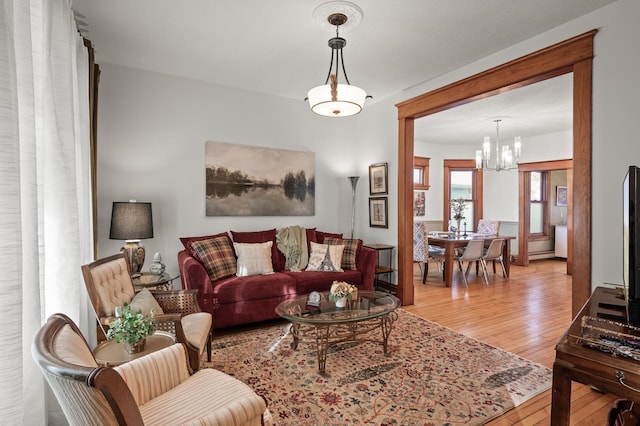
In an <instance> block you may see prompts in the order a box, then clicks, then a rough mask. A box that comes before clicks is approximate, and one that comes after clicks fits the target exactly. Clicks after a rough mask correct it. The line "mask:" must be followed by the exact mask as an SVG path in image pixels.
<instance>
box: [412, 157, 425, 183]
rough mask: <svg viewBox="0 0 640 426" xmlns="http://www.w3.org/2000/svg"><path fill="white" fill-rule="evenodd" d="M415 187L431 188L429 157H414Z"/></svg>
mask: <svg viewBox="0 0 640 426" xmlns="http://www.w3.org/2000/svg"><path fill="white" fill-rule="evenodd" d="M413 189H429V158H427V157H413Z"/></svg>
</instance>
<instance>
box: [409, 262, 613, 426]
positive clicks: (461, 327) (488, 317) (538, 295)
mask: <svg viewBox="0 0 640 426" xmlns="http://www.w3.org/2000/svg"><path fill="white" fill-rule="evenodd" d="M468 279H469V285H468V287H466V288H465V287H464V282H463V280H462V274H461V273H459V272H458V271H457V268H456V272H455V274H454V280H453V285H452V287H451V288H447V287H445V286H444V284H443V282H442V279H441V275H440V274H439V273H438V272H437V271H436V270H435V268H434V270H433V271H430V272H429V276H428V279H427V283H426V284H425V285H423V284H422V279H421V276H420V273H419V270H418V268H417V266H416V267H415V269H414V287H415V297H414V305H411V306H404V307H403V308H404V309H406V310H407V311H409V312H412V313H414V314H416V315H418V316H420V317H422V318H425V319H427V320H429V321H433V322H436V323H438V324H440V325H443V326H445V327H448V328H451V329H452V330H455V331H457V332H458V333H461V334H464V335H466V336H469V337H472V338H474V339H478V340H481V341H483V342H485V343H487V344H490V345H492V346H495V347H498V348H501V349H503V350H506V351H508V352H511V353H514V354H516V355H519V356H522V357H523V358H526V359H529V360H531V361H534V362H537V363H540V364H542V365H545V366H547V367H549V368H551V367H552V366H553V361H554V359H555V345H556V343H557V341H558V340H559V339H560V337H561V336H562V334H563V333H564V332H565V330H566V328H567V327H568V326H569V324H570V323H571V319H572V318H571V277H570V276H568V275H566V263H565V262H564V261H561V260H557V259H544V260H537V261H533V262H531V263H530V265H529V266H527V267H519V266H512V267H511V276H510V278H509V279H508V280H507V279H504V278H502V276H501V275H493V274H490V282H491V283H490V284H489V286H486V285H485V284H484V282H483V280H482V278H481V277H476V275H475V272H473V268H472V272H471V273H470V274H469V277H468ZM615 399H616V398H615V396H613V395H606V394H600V393H597V392H595V391H593V390H592V389H591V388H590V387H588V386H584V385H581V384H578V383H574V384H573V386H572V392H571V400H572V402H571V424H572V425H576V426H587V425H596V424H597V425H602V424H605V423H606V419H607V413H608V410H609V407H611V406H613V402H614V401H615ZM550 416H551V391H547V392H544V393H542V394H540V395H538V396H536V397H535V398H532V399H530V400H529V401H527V402H525V403H524V404H522V405H521V406H519V407H516V408H514V409H512V410H510V411H509V412H507V413H505V414H503V415H502V416H500V417H498V418H496V419H494V420H492V421H490V422H489V423H487V424H488V425H491V426H506V425H549V423H550Z"/></svg>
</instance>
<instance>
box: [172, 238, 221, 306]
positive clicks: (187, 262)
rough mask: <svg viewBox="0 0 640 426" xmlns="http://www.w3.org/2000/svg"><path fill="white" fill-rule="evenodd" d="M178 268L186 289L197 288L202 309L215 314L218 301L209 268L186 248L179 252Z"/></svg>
mask: <svg viewBox="0 0 640 426" xmlns="http://www.w3.org/2000/svg"><path fill="white" fill-rule="evenodd" d="M178 268H179V270H180V281H181V282H182V288H183V289H185V290H197V291H198V293H197V299H198V305H199V306H200V309H201V310H202V311H204V312H209V313H210V314H213V311H214V310H215V309H216V306H217V301H216V299H215V298H214V296H213V286H212V285H211V279H209V274H207V270H206V269H205V268H204V266H202V264H201V263H200V262H198V261H197V260H196V259H195V258H193V257H192V256H190V255H189V253H187V252H186V250H182V251H180V252H178Z"/></svg>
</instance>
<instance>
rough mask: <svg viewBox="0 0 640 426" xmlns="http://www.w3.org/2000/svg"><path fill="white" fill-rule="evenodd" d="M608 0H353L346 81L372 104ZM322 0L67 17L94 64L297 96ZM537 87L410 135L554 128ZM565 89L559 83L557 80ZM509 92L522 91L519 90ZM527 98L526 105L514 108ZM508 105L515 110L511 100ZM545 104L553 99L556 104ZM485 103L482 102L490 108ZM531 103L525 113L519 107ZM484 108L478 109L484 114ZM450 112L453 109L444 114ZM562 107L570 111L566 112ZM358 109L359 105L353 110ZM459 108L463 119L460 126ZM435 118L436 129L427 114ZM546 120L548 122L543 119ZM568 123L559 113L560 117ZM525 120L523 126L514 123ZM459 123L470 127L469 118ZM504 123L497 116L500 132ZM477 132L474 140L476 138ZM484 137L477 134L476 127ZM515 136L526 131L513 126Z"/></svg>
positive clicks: (146, 0) (84, 12)
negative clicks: (510, 120) (89, 46)
mask: <svg viewBox="0 0 640 426" xmlns="http://www.w3.org/2000/svg"><path fill="white" fill-rule="evenodd" d="M613 2H614V0H563V1H558V0H482V1H478V0H455V1H453V0H402V1H381V0H357V1H355V3H356V4H357V5H358V6H359V7H360V8H361V9H362V11H363V18H362V21H361V22H360V24H359V25H357V26H356V27H355V28H353V29H350V30H348V31H346V32H344V31H343V32H340V35H341V36H343V37H344V38H345V39H346V40H347V45H346V47H345V48H344V62H345V66H346V69H347V74H348V76H349V80H350V82H351V83H352V84H354V85H357V86H360V87H362V88H363V89H365V90H366V91H367V94H369V95H372V96H373V99H372V100H370V101H367V102H376V101H379V100H381V99H384V98H386V97H389V96H391V95H393V94H397V93H398V92H400V91H402V90H405V89H408V88H411V87H413V86H415V85H417V84H420V83H422V82H425V81H428V80H430V79H432V78H434V77H437V76H439V75H442V74H444V73H447V72H449V71H452V70H454V69H456V68H459V67H461V66H463V65H466V64H468V63H470V62H472V61H474V60H476V59H479V58H482V57H485V56H487V55H490V54H492V53H495V52H497V51H499V50H501V49H504V48H506V47H508V46H510V45H513V44H515V43H518V42H520V41H523V40H526V39H528V38H531V37H532V36H534V35H537V34H540V33H542V32H544V31H547V30H550V29H552V28H554V27H557V26H559V25H561V24H563V23H565V22H567V21H570V20H572V19H575V18H577V17H579V16H582V15H584V14H586V13H589V12H591V11H593V10H595V9H598V8H600V7H602V6H605V5H607V4H609V3H613ZM323 3H324V2H323V1H322V0H313V1H312V0H271V1H265V0H183V1H180V2H176V1H175V0H135V1H131V0H109V1H101V0H73V9H74V11H75V12H76V20H77V22H78V26H79V29H80V30H81V32H82V34H83V36H85V37H86V38H88V39H90V40H91V41H92V43H93V45H94V47H95V50H96V61H97V62H98V63H109V64H116V65H123V66H127V67H132V68H138V69H143V70H151V71H156V72H161V73H165V74H170V75H176V76H182V77H186V78H190V79H196V80H201V81H206V82H210V83H213V84H216V85H221V86H228V87H234V88H241V89H244V90H249V91H255V92H261V93H266V94H271V95H275V96H281V97H285V98H290V99H296V100H299V101H300V103H301V107H305V108H306V106H302V105H304V103H303V102H304V98H305V97H306V94H307V91H308V90H309V89H310V88H311V87H313V86H317V85H320V84H323V83H324V80H325V78H326V74H327V72H328V68H329V59H330V54H331V51H330V49H329V47H328V46H327V41H328V39H329V38H331V37H333V36H334V35H335V32H334V31H329V30H328V29H327V28H326V27H325V26H324V25H322V24H321V23H320V22H319V21H318V20H316V19H314V18H313V16H312V14H313V11H314V9H315V8H316V7H317V6H319V5H320V4H323ZM561 83H562V82H556V84H558V86H556V87H551V88H550V89H549V91H541V90H540V88H539V87H538V85H536V89H535V90H529V92H528V94H527V95H525V94H523V95H520V96H519V95H513V97H512V98H506V95H499V96H494V97H493V98H490V100H486V101H483V102H485V105H486V108H487V109H486V110H482V111H478V110H475V111H474V108H477V106H476V105H474V104H479V102H475V103H473V104H469V105H467V107H466V108H467V109H466V110H463V108H455V110H452V112H449V113H447V112H443V113H439V114H436V115H434V116H433V117H431V118H424V119H421V120H419V123H418V125H417V130H416V138H417V139H419V140H423V139H429V140H432V141H436V142H438V143H446V141H445V139H446V138H447V137H448V135H451V133H452V132H451V127H450V125H449V127H447V125H446V124H445V122H449V123H453V122H455V123H456V126H455V127H456V128H458V129H466V131H468V132H470V133H469V135H468V136H465V138H467V137H469V138H471V137H473V138H475V139H478V140H481V136H482V135H484V133H482V131H481V129H480V128H478V127H472V126H482V125H484V126H486V125H487V123H488V125H489V127H490V128H491V129H493V131H494V132H495V125H494V124H493V122H492V121H491V120H490V118H491V117H493V116H494V115H507V116H513V117H514V123H515V122H516V120H515V119H516V118H520V117H528V120H523V123H522V125H529V126H532V125H533V124H532V123H533V121H532V120H531V119H532V118H534V116H535V117H536V118H538V119H539V120H538V124H537V125H536V126H538V127H540V126H551V127H549V128H557V127H558V126H561V125H562V124H561V123H564V125H566V123H567V119H566V117H562V114H563V113H564V111H566V102H567V100H566V99H563V100H557V101H556V99H555V98H556V97H557V96H552V95H557V94H558V91H559V92H560V93H562V94H563V95H567V93H568V95H569V101H568V102H569V103H570V88H569V91H567V89H566V88H562V89H559V87H560V85H561ZM565 84H566V81H565ZM520 90H527V89H526V88H525V89H520ZM523 100H527V101H530V103H531V104H532V105H531V106H525V105H524V104H520V102H522V101H523ZM516 101H517V102H518V104H517V105H518V106H517V107H516V106H515V105H516ZM556 102H560V103H559V104H557V103H556ZM492 103H493V106H491V105H492ZM532 107H535V111H536V112H535V113H534V112H531V111H529V110H528V108H532ZM489 108H490V109H489ZM453 111H455V113H454V112H453ZM569 112H570V108H569ZM363 113H366V104H365V110H364V111H363ZM456 113H459V114H463V113H464V114H465V117H464V119H465V120H471V121H470V123H469V124H468V125H461V121H460V120H462V119H463V117H456V116H455V115H454V114H456ZM436 117H439V118H440V119H441V122H439V123H438V124H437V125H436V123H435V122H432V123H429V120H435V119H436ZM547 119H549V120H550V121H551V122H552V123H551V124H546V120H547ZM570 120H571V118H569V121H568V122H569V123H570ZM525 121H526V122H525ZM471 122H474V123H478V124H473V125H472V124H471ZM506 130H507V124H506V123H505V131H506ZM478 132H480V133H482V135H481V136H478V135H477V133H478ZM485 133H486V132H485ZM520 135H522V136H526V134H525V133H523V132H520Z"/></svg>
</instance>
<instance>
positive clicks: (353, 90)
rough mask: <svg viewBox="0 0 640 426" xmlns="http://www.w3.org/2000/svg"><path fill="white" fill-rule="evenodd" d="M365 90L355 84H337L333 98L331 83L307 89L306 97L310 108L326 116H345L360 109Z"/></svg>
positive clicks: (362, 104)
mask: <svg viewBox="0 0 640 426" xmlns="http://www.w3.org/2000/svg"><path fill="white" fill-rule="evenodd" d="M366 97H367V92H365V91H364V90H362V89H361V88H359V87H357V86H351V85H349V84H338V85H337V90H336V97H335V99H334V98H333V97H332V95H331V85H330V84H325V85H323V86H316V87H314V88H313V89H311V90H309V93H308V95H307V98H308V99H309V106H310V107H311V110H312V111H313V112H315V113H316V114H319V115H325V116H328V117H347V116H349V115H354V114H357V113H359V112H360V111H362V107H363V106H364V101H365V99H366Z"/></svg>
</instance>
